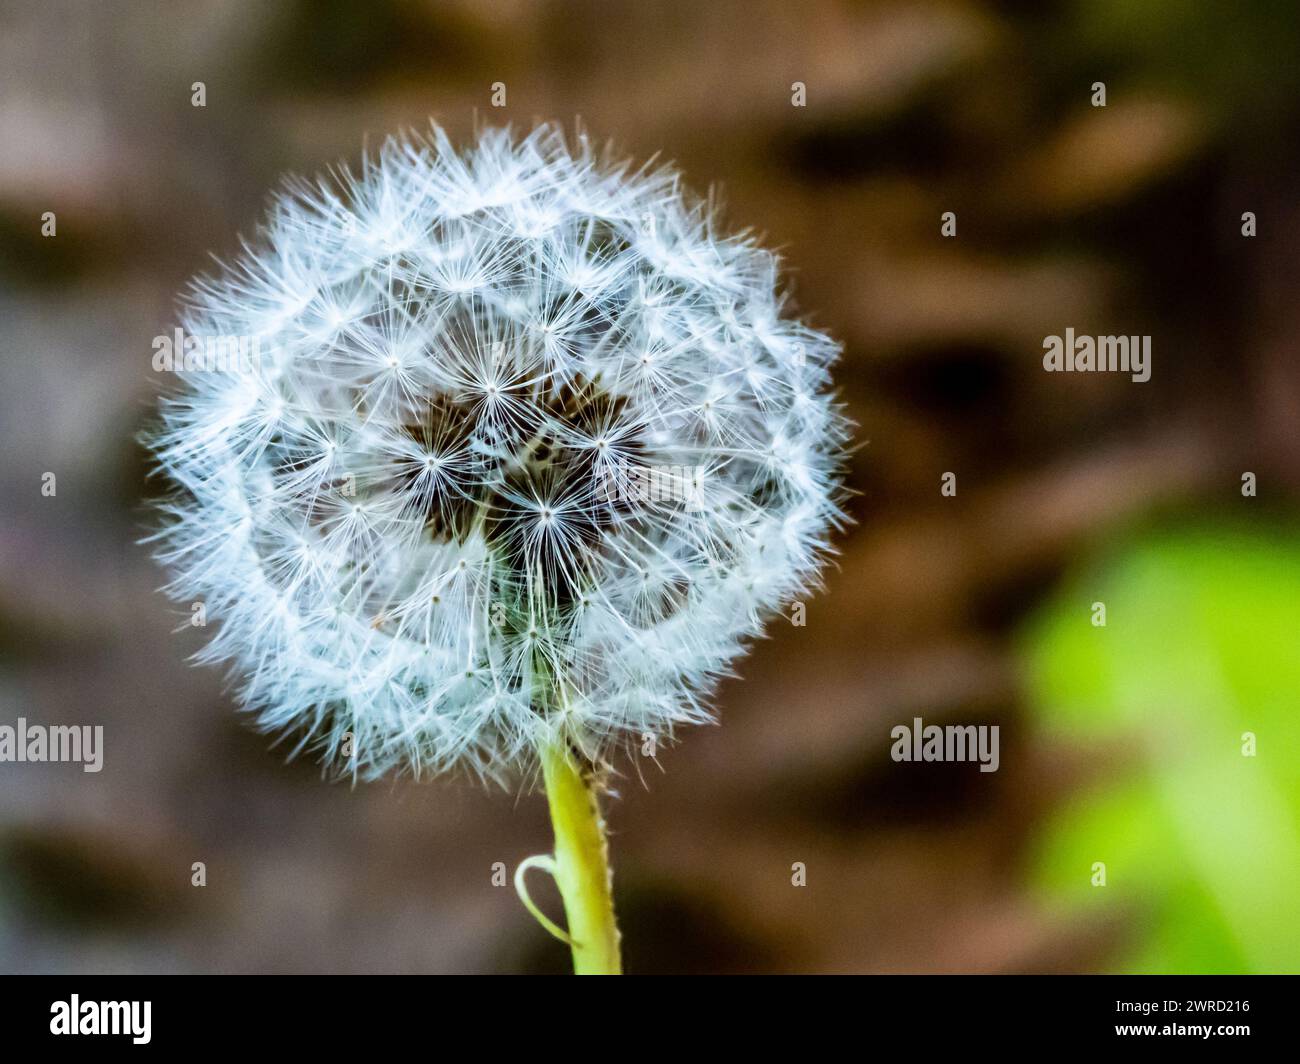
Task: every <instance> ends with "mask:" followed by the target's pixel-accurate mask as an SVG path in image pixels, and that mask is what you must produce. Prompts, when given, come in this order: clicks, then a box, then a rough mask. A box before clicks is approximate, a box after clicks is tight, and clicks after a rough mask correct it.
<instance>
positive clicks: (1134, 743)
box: [1026, 529, 1300, 972]
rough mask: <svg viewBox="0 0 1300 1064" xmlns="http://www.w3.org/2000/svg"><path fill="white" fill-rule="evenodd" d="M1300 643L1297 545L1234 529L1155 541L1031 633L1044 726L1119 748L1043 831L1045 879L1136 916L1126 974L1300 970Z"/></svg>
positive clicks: (1049, 887) (1101, 574)
mask: <svg viewBox="0 0 1300 1064" xmlns="http://www.w3.org/2000/svg"><path fill="white" fill-rule="evenodd" d="M1094 602H1104V603H1105V606H1106V620H1107V624H1106V626H1105V627H1096V626H1094V625H1093V623H1092V621H1091V618H1092V612H1091V611H1092V604H1093V603H1094ZM1297 633H1300V540H1297V539H1296V538H1295V537H1294V534H1291V535H1290V537H1289V538H1284V537H1282V536H1281V535H1277V536H1262V535H1256V534H1248V533H1245V532H1242V531H1239V530H1229V529H1208V530H1197V531H1186V532H1179V533H1162V534H1158V535H1153V536H1150V537H1147V538H1145V539H1144V540H1142V541H1141V542H1139V543H1137V544H1136V545H1133V546H1130V547H1128V548H1127V549H1125V550H1123V551H1121V552H1118V553H1117V554H1116V555H1115V556H1113V558H1112V559H1111V560H1110V561H1109V562H1108V563H1107V564H1105V565H1104V566H1102V567H1101V568H1100V569H1099V570H1097V571H1096V572H1094V573H1092V574H1090V576H1089V577H1086V578H1084V579H1081V580H1079V581H1078V582H1076V583H1075V584H1074V585H1073V587H1072V588H1071V589H1070V590H1068V591H1067V592H1066V594H1064V595H1063V596H1062V597H1061V598H1059V599H1058V600H1057V601H1056V603H1055V604H1054V606H1052V607H1051V609H1050V610H1049V611H1048V612H1047V613H1045V614H1044V615H1042V616H1041V617H1040V618H1039V619H1038V620H1037V621H1036V622H1034V623H1033V624H1032V625H1031V629H1030V631H1029V633H1028V639H1027V644H1026V651H1027V655H1026V660H1027V662H1028V665H1029V670H1030V676H1031V688H1032V690H1031V694H1032V695H1033V696H1034V697H1035V698H1036V700H1037V702H1038V703H1039V704H1040V706H1041V720H1042V722H1043V724H1044V726H1045V727H1046V728H1047V729H1048V730H1049V731H1051V732H1052V733H1054V734H1056V735H1059V736H1060V737H1061V738H1064V739H1068V740H1070V741H1073V742H1076V743H1080V742H1081V743H1084V744H1086V745H1087V746H1088V747H1089V748H1090V749H1091V750H1092V751H1094V752H1101V751H1103V750H1104V751H1114V750H1116V749H1118V750H1119V751H1120V753H1121V756H1120V758H1119V762H1120V763H1119V764H1118V765H1116V766H1115V769H1114V773H1113V774H1111V775H1107V778H1106V779H1105V780H1099V781H1097V785H1096V786H1095V787H1093V788H1092V789H1091V790H1090V791H1085V792H1084V793H1082V794H1080V795H1079V796H1078V797H1077V798H1076V799H1074V800H1073V801H1071V802H1070V803H1069V804H1068V806H1067V807H1066V808H1064V809H1063V810H1062V811H1060V812H1059V814H1058V815H1057V816H1056V817H1055V818H1054V820H1053V821H1052V822H1051V823H1050V824H1049V825H1048V828H1047V833H1046V837H1045V839H1044V841H1043V845H1042V849H1041V852H1040V853H1039V855H1038V859H1037V862H1036V868H1035V874H1036V879H1037V882H1038V884H1039V886H1040V887H1041V888H1042V889H1044V890H1045V891H1046V893H1047V894H1048V896H1049V897H1051V898H1053V899H1055V900H1057V901H1060V902H1062V903H1064V904H1065V905H1066V906H1067V907H1068V908H1071V909H1073V910H1076V913H1075V914H1076V915H1081V914H1080V913H1079V912H1078V910H1085V911H1086V910H1088V909H1089V907H1091V908H1092V909H1093V911H1094V912H1095V913H1096V914H1098V915H1100V910H1101V909H1105V910H1107V911H1108V912H1109V914H1111V915H1113V914H1115V913H1116V912H1119V913H1122V914H1123V915H1124V916H1125V917H1127V918H1135V919H1136V921H1137V922H1138V924H1139V925H1140V926H1138V927H1135V928H1134V930H1135V931H1136V932H1137V934H1135V936H1134V937H1133V938H1132V939H1131V940H1130V941H1131V946H1130V952H1129V953H1128V954H1127V955H1126V956H1122V957H1120V958H1118V962H1119V966H1120V967H1121V968H1123V969H1124V970H1128V971H1135V972H1294V971H1297V970H1300V919H1298V918H1297V916H1298V913H1297V909H1300V764H1297V760H1296V758H1295V755H1294V752H1295V750H1296V749H1297V747H1298V746H1300V715H1298V714H1297V713H1296V707H1295V704H1294V692H1295V691H1297V690H1300V653H1297V647H1296V641H1297ZM1248 732H1249V733H1253V735H1254V736H1255V737H1256V741H1257V744H1258V745H1257V754H1256V756H1244V755H1243V744H1244V743H1245V742H1246V736H1245V733H1248ZM1097 861H1102V862H1105V865H1106V878H1107V884H1106V886H1104V887H1094V886H1092V884H1091V871H1092V866H1093V862H1097Z"/></svg>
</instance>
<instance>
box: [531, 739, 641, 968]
mask: <svg viewBox="0 0 1300 1064" xmlns="http://www.w3.org/2000/svg"><path fill="white" fill-rule="evenodd" d="M540 755H541V761H542V773H543V776H544V778H545V780H546V799H547V803H548V805H549V806H550V810H551V824H552V826H553V827H554V829H555V857H554V862H555V864H554V868H553V871H552V874H553V875H554V876H555V883H556V886H558V887H559V888H560V896H561V897H562V898H563V899H564V915H565V919H566V920H567V922H568V939H569V945H570V946H571V948H572V949H573V971H574V974H575V975H618V974H619V973H620V972H621V971H622V961H621V960H620V958H619V936H618V925H617V923H616V922H615V919H614V897H613V881H612V878H613V877H612V875H611V873H610V868H609V844H608V841H607V840H606V838H605V823H604V820H603V818H602V817H601V814H600V799H599V796H598V794H597V792H596V789H595V788H594V787H593V786H592V785H591V781H590V780H589V779H588V778H586V777H585V776H584V774H583V772H582V770H581V769H580V768H579V766H578V764H577V762H576V761H575V759H574V758H573V756H572V755H571V754H570V753H569V752H568V751H567V750H565V749H563V748H562V747H559V746H554V745H552V746H544V747H543V748H542V750H541V751H540Z"/></svg>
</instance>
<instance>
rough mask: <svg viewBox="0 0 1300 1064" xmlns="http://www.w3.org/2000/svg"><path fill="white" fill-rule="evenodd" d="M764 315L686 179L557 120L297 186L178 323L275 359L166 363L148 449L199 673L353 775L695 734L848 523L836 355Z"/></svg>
mask: <svg viewBox="0 0 1300 1064" xmlns="http://www.w3.org/2000/svg"><path fill="white" fill-rule="evenodd" d="M782 306H783V298H782V296H781V295H780V294H779V292H778V290H777V263H776V260H775V258H774V257H773V256H772V255H771V254H769V253H767V252H765V251H763V250H762V249H760V248H759V247H757V246H756V245H755V243H754V242H753V241H752V240H751V239H749V238H747V237H725V238H724V237H721V236H719V235H718V234H717V233H716V232H715V231H714V227H713V220H712V218H711V216H710V213H709V211H708V210H707V208H706V207H705V206H704V205H702V204H700V203H698V202H697V201H694V200H692V199H690V198H689V197H687V196H686V195H685V194H684V193H683V192H682V190H681V188H680V187H679V179H678V177H677V175H676V173H675V172H674V171H672V170H670V169H667V168H660V169H642V170H639V171H635V172H633V171H631V170H629V169H628V168H627V167H626V166H622V165H616V164H615V163H613V162H612V161H611V160H609V159H608V158H605V157H601V156H598V155H597V154H596V153H594V152H593V151H592V149H591V147H590V145H589V144H588V142H587V140H586V138H585V137H579V138H578V140H577V144H576V147H575V146H571V145H570V144H568V143H566V140H565V138H564V136H563V135H562V134H561V132H560V131H559V130H557V129H556V128H555V127H552V126H544V127H541V128H539V129H537V130H535V131H534V132H533V133H532V134H530V135H529V136H527V137H524V138H522V139H516V138H514V137H512V136H511V134H510V133H509V132H508V131H503V130H487V131H484V132H482V133H481V134H480V135H479V136H478V138H477V141H476V143H475V144H474V145H473V146H472V147H471V148H469V149H468V150H467V151H465V152H464V153H458V152H457V151H456V150H455V149H454V148H453V146H452V145H451V144H450V143H449V142H448V140H447V138H446V136H445V135H444V134H443V132H442V131H441V130H439V129H436V128H435V129H434V130H433V131H432V133H431V134H430V135H429V137H427V138H404V139H393V140H389V141H388V142H386V143H385V144H384V146H383V147H382V148H381V149H380V151H379V152H378V154H377V156H376V157H374V158H370V159H367V160H366V162H365V163H364V164H363V166H362V168H361V171H360V173H359V174H352V173H349V172H346V171H345V172H342V173H340V174H338V175H336V176H334V177H333V178H330V179H326V180H320V181H318V182H317V183H314V184H305V183H296V184H291V185H290V186H289V187H288V188H287V189H286V190H285V191H284V192H282V193H281V194H280V195H279V196H278V197H277V199H276V200H275V201H274V204H273V206H272V208H271V210H270V214H269V218H268V219H267V221H266V223H265V225H264V227H263V229H262V230H261V231H260V232H259V235H258V239H257V241H256V244H255V246H248V245H246V246H245V250H244V253H243V255H242V256H241V257H240V258H238V259H237V260H236V261H235V262H233V263H232V264H230V265H228V266H226V267H225V268H224V269H223V271H222V272H221V274H220V276H218V277H216V278H209V279H200V280H197V281H196V282H194V284H193V287H192V290H191V292H190V297H189V299H188V305H187V307H186V310H185V314H184V318H183V324H184V328H185V331H186V332H187V333H189V334H190V335H192V336H215V337H245V338H252V339H253V340H254V341H256V343H257V347H258V350H259V351H260V352H261V355H262V358H261V361H260V363H259V364H255V365H236V366H232V367H223V368H220V369H216V370H213V371H209V372H191V373H187V374H185V375H184V377H183V383H182V386H181V388H180V389H179V390H178V392H177V394H175V395H173V396H171V397H169V398H168V399H166V400H165V401H164V404H163V413H162V426H161V428H160V429H159V430H158V431H157V433H156V434H155V435H154V437H153V438H152V440H151V441H150V442H151V445H152V446H153V448H154V450H155V451H156V453H157V456H158V459H159V464H160V466H161V468H162V469H163V470H165V471H166V472H167V473H168V474H169V475H170V476H171V478H172V479H173V480H174V482H175V484H176V488H177V490H176V491H175V493H174V494H173V496H172V498H171V499H170V500H169V501H168V502H166V503H165V504H164V507H163V509H164V513H165V515H166V519H165V521H164V528H163V530H162V531H161V532H160V533H159V535H158V539H159V540H160V543H161V546H160V550H159V556H160V558H161V559H162V560H163V561H164V562H165V563H166V564H167V565H168V566H170V567H171V568H172V570H173V572H174V574H175V575H174V580H173V581H172V583H171V584H170V585H169V590H170V591H171V592H172V593H173V594H175V595H176V596H177V597H178V598H180V599H182V600H185V601H193V600H196V599H201V600H203V601H204V602H205V603H206V604H207V608H208V611H209V613H210V615H212V616H214V617H216V618H219V619H220V626H219V631H218V634H217V635H216V636H215V638H213V639H212V641H211V642H210V643H209V644H208V646H207V647H206V648H205V649H204V650H203V651H202V653H201V655H200V657H201V659H203V660H208V661H227V662H230V663H231V664H232V666H233V669H234V672H235V674H236V675H238V676H240V677H242V686H241V688H240V691H239V695H240V698H241V701H242V702H243V704H244V705H245V706H246V707H248V708H249V709H250V710H253V711H255V712H256V713H257V715H258V719H259V722H260V724H261V725H262V726H263V727H265V728H266V729H268V730H273V731H282V732H291V733H294V734H297V735H299V736H300V737H301V739H302V742H303V744H305V745H311V746H313V747H315V748H317V749H318V750H319V752H320V753H321V754H322V755H323V756H324V757H325V758H326V759H327V760H332V761H342V762H343V763H344V765H345V770H346V771H348V772H351V773H355V774H357V775H361V776H365V777H373V776H376V775H379V774H382V773H384V772H386V771H387V770H389V769H392V768H402V769H408V770H410V771H412V772H414V773H415V774H417V775H419V774H421V773H424V772H430V771H443V770H447V769H450V768H453V767H457V766H463V767H468V768H469V769H471V770H472V771H474V772H476V773H478V774H480V775H483V776H487V777H492V778H498V779H501V778H506V777H508V776H509V775H511V774H512V772H513V771H514V770H516V769H518V768H520V767H521V766H523V767H526V766H527V765H529V764H530V763H531V761H532V759H533V757H534V751H535V750H537V749H538V748H539V747H540V746H541V745H542V744H544V743H555V742H563V743H567V744H570V745H571V746H573V747H576V748H577V749H578V750H580V751H582V752H583V753H585V754H586V755H587V757H588V758H590V759H591V760H593V761H598V760H600V759H601V758H603V757H604V756H605V755H606V754H607V752H608V751H609V748H610V747H611V746H612V745H614V744H617V743H619V742H620V741H626V740H629V739H631V740H634V741H636V742H638V743H639V742H640V741H641V740H642V737H643V736H645V735H647V734H649V735H653V736H655V737H657V738H660V739H664V738H668V737H669V736H671V734H672V732H673V729H674V728H675V727H676V726H677V725H679V724H685V723H690V722H698V721H703V720H706V719H707V718H708V715H709V714H708V708H707V696H708V694H709V692H710V689H711V687H712V685H713V683H714V681H716V679H717V678H718V677H719V676H720V675H722V674H723V673H724V672H725V671H726V669H727V667H728V665H729V663H730V662H732V661H733V659H735V658H736V657H737V655H738V654H740V653H741V652H742V651H743V648H744V645H745V642H746V641H747V640H748V639H749V638H751V637H753V636H756V635H758V634H759V633H760V631H761V626H762V624H763V622H764V620H765V618H766V617H768V616H769V615H770V614H771V613H772V612H773V611H775V610H777V609H779V608H781V607H782V606H783V605H784V604H787V603H789V602H790V601H792V600H793V599H794V598H796V597H797V596H798V595H799V594H800V593H801V592H802V591H803V590H804V589H805V587H806V586H807V585H808V584H809V583H810V582H811V581H813V580H815V577H816V572H817V569H818V565H819V559H820V556H821V555H822V554H823V552H824V551H825V550H826V548H827V536H828V533H829V531H830V530H831V528H832V527H833V526H835V525H836V524H837V523H838V522H839V521H840V520H841V517H842V515H841V513H840V510H839V508H838V505H837V501H836V499H837V491H838V488H837V483H838V470H839V467H840V461H841V454H842V449H843V445H844V442H845V439H846V423H845V421H844V420H843V418H842V417H841V415H840V413H839V412H838V410H837V408H836V406H835V405H834V403H833V401H832V398H831V395H830V391H829V389H830V382H829V375H828V367H829V365H830V364H831V362H832V361H833V360H834V358H835V357H836V355H837V353H838V348H837V346H836V344H835V343H834V342H833V341H831V340H830V339H828V338H827V337H826V336H824V335H822V334H821V333H819V332H816V331H814V330H812V329H810V328H808V327H806V326H804V325H802V324H800V323H799V322H797V321H792V320H788V319H785V318H783V317H782V316H781V311H782ZM660 474H662V475H660ZM647 485H649V487H650V488H653V489H656V490H647ZM665 486H667V487H668V488H669V489H673V488H681V489H683V490H680V491H677V490H663V489H664V488H665ZM629 489H631V490H629Z"/></svg>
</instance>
